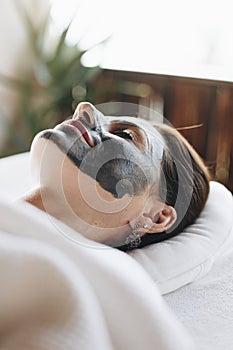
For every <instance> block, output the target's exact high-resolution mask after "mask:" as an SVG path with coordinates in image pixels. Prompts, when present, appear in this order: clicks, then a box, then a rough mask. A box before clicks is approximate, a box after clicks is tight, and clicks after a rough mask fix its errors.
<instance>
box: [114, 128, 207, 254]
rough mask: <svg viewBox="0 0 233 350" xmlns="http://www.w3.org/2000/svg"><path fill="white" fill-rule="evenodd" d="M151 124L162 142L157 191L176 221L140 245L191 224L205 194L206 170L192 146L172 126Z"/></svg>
mask: <svg viewBox="0 0 233 350" xmlns="http://www.w3.org/2000/svg"><path fill="white" fill-rule="evenodd" d="M154 127H155V128H156V130H157V131H159V133H160V134H161V135H162V137H163V140H164V143H165V147H164V152H163V159H162V162H161V173H160V182H159V194H160V197H161V198H162V199H163V200H164V201H165V203H166V204H167V205H170V206H172V207H174V208H175V209H176V212H177V220H176V223H175V224H174V225H173V226H172V228H171V229H170V230H168V231H165V232H162V233H155V234H145V235H144V236H143V237H142V242H141V244H140V248H142V247H145V246H147V245H149V244H153V243H158V242H161V241H164V240H166V239H168V238H171V237H173V236H176V235H177V234H179V233H180V232H181V231H182V230H183V229H184V228H185V227H187V226H189V225H191V224H193V223H194V222H195V220H196V218H197V217H198V216H199V214H200V213H201V211H202V209H203V208H204V205H205V203H206V200H207V197H208V193H209V181H210V175H209V171H208V169H207V167H206V166H205V165H204V162H203V161H202V159H201V157H200V156H199V155H198V154H197V152H196V151H195V150H194V148H193V147H192V146H191V145H190V144H189V143H188V141H187V140H186V139H185V138H184V137H183V136H182V135H181V134H180V133H179V132H178V131H177V130H176V129H174V128H172V127H170V126H168V125H165V124H156V125H154ZM118 249H120V250H123V251H127V250H128V247H127V246H126V245H124V246H121V247H118Z"/></svg>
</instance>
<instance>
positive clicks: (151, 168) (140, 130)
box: [31, 103, 163, 233]
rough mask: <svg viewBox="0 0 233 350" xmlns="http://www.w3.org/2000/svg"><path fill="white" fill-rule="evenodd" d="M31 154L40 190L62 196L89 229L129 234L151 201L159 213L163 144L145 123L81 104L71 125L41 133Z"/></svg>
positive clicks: (66, 123)
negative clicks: (107, 113)
mask: <svg viewBox="0 0 233 350" xmlns="http://www.w3.org/2000/svg"><path fill="white" fill-rule="evenodd" d="M31 153H32V167H33V173H34V175H35V176H34V177H35V178H36V179H37V181H39V182H40V186H41V187H46V188H49V189H51V193H52V192H53V191H54V192H56V193H62V195H63V196H64V198H65V201H66V202H67V203H69V207H70V208H71V210H72V212H73V213H75V215H77V216H78V218H79V219H80V220H82V221H83V222H85V223H87V224H88V225H90V226H91V227H93V228H98V227H99V228H108V229H113V230H114V229H117V230H118V232H122V233H123V232H128V231H129V229H130V228H129V222H130V220H133V219H136V218H137V217H138V216H140V215H142V212H143V211H145V208H146V207H147V206H149V205H151V201H152V200H153V201H154V204H155V206H156V205H157V206H158V210H159V208H160V207H161V203H160V201H159V199H158V196H157V190H158V188H157V186H156V185H157V183H158V176H159V168H160V162H161V159H162V155H163V140H162V138H161V136H160V134H159V133H158V132H157V131H156V129H155V128H154V127H152V126H151V125H150V124H149V123H147V122H146V121H143V120H141V119H137V118H133V117H105V116H103V114H102V113H101V112H99V111H98V110H97V109H96V108H95V107H94V106H92V105H91V104H89V103H81V104H79V105H78V107H77V109H76V111H75V113H74V116H73V118H72V119H70V120H66V121H64V122H63V123H61V124H59V125H57V126H56V127H55V128H54V129H49V130H45V131H42V132H40V133H39V134H38V135H37V136H36V138H35V139H34V141H33V144H32V151H31ZM156 203H157V204H156ZM46 209H47V208H46Z"/></svg>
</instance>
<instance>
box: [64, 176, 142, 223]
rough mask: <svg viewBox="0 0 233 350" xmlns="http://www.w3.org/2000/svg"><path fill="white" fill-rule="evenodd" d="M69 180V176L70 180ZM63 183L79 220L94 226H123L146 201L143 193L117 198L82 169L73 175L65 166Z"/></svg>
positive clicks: (71, 206)
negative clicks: (141, 194)
mask: <svg viewBox="0 0 233 350" xmlns="http://www.w3.org/2000/svg"><path fill="white" fill-rule="evenodd" d="M67 179H70V181H69V183H67ZM71 179H72V180H71ZM74 179H75V181H74ZM63 183H64V193H65V197H66V201H67V202H68V203H69V206H70V208H71V209H72V211H74V212H75V213H76V215H77V216H78V218H79V219H82V220H83V221H84V222H86V223H88V224H91V225H93V226H98V227H109V228H110V227H111V228H112V227H122V226H124V225H126V224H128V221H129V220H130V219H132V218H133V217H134V216H135V215H137V214H138V213H139V212H141V208H142V206H143V203H144V195H143V196H140V197H138V196H136V197H131V196H129V195H125V196H123V197H122V198H120V199H117V198H115V197H114V196H113V195H112V194H111V193H109V192H108V191H106V190H104V189H103V188H102V187H101V186H100V185H99V184H98V182H96V181H95V180H94V179H92V178H91V177H90V176H88V175H86V174H85V173H82V172H81V171H78V172H76V175H75V176H74V173H73V174H71V173H69V172H68V169H66V171H65V172H63Z"/></svg>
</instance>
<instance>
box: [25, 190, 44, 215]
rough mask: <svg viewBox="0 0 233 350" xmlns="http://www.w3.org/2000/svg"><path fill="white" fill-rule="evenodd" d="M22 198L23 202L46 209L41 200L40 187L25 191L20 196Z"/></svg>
mask: <svg viewBox="0 0 233 350" xmlns="http://www.w3.org/2000/svg"><path fill="white" fill-rule="evenodd" d="M22 199H23V200H24V201H25V202H28V203H30V204H32V205H34V206H35V207H37V208H38V209H40V210H43V211H46V209H45V207H44V203H43V200H42V189H41V188H36V189H34V190H32V191H30V192H28V193H26V194H25V195H24V196H23V197H22Z"/></svg>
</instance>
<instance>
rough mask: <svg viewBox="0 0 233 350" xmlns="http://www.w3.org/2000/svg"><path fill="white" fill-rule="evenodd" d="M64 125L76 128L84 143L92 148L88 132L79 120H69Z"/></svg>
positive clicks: (92, 143)
mask: <svg viewBox="0 0 233 350" xmlns="http://www.w3.org/2000/svg"><path fill="white" fill-rule="evenodd" d="M66 124H68V125H70V126H72V127H74V128H76V129H77V130H78V131H79V132H80V133H81V135H82V136H83V138H84V140H85V141H86V143H87V144H88V145H89V146H90V147H94V146H95V144H94V141H93V139H92V137H91V135H90V134H89V132H88V130H87V129H86V127H85V126H84V125H83V124H82V123H81V122H80V121H79V120H75V119H72V120H69V121H67V122H66Z"/></svg>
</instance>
